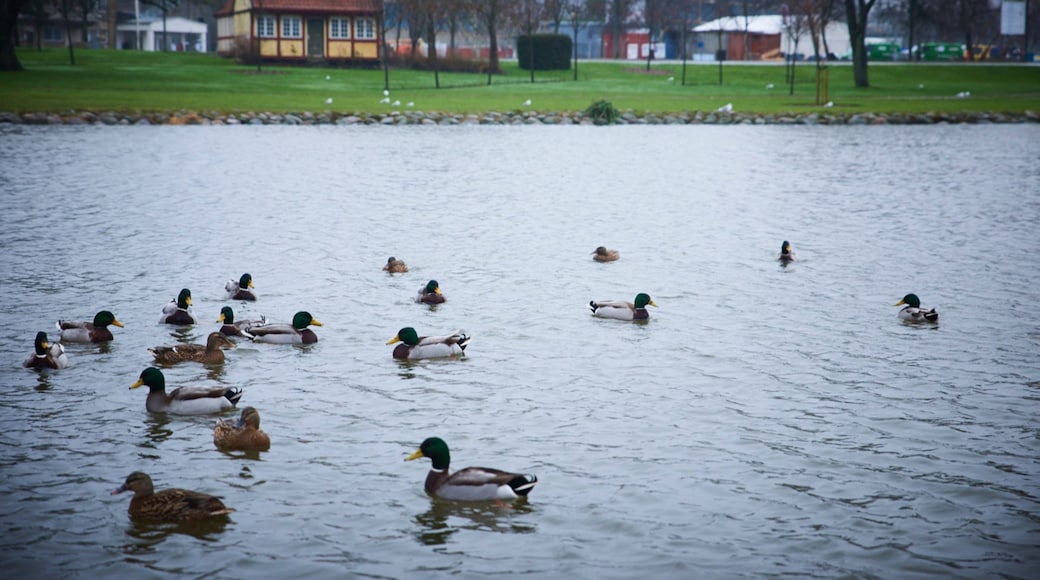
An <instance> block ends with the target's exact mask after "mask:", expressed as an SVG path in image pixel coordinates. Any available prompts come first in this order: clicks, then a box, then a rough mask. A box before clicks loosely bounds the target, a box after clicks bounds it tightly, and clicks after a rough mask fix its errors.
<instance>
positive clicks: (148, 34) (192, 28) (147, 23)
mask: <svg viewBox="0 0 1040 580" xmlns="http://www.w3.org/2000/svg"><path fill="white" fill-rule="evenodd" d="M207 28H208V27H207V26H206V24H205V23H204V22H195V21H194V20H188V19H187V18H181V17H180V16H170V17H168V18H167V19H166V32H165V35H164V33H163V20H162V18H161V17H142V18H141V19H140V20H130V21H128V22H126V23H124V24H120V25H119V26H117V27H116V48H117V49H119V50H138V49H139V50H147V51H161V50H163V46H165V47H166V50H169V51H173V52H206V34H207ZM135 36H136V37H137V40H136V41H135V40H134V37H135Z"/></svg>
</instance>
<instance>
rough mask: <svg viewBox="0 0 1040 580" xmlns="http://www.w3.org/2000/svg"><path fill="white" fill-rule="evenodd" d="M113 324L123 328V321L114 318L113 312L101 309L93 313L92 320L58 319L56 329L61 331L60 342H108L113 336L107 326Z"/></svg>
mask: <svg viewBox="0 0 1040 580" xmlns="http://www.w3.org/2000/svg"><path fill="white" fill-rule="evenodd" d="M113 324H114V325H116V326H118V327H119V328H123V323H122V322H119V321H118V320H116V317H115V315H114V314H112V313H111V312H109V311H108V310H102V311H101V312H98V313H97V314H95V315H94V321H93V322H87V321H85V320H59V321H58V330H60V331H61V341H62V342H108V341H110V340H112V338H113V337H112V331H111V330H109V329H108V327H109V325H113Z"/></svg>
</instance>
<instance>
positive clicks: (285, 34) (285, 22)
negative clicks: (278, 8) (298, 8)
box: [282, 16, 303, 38]
mask: <svg viewBox="0 0 1040 580" xmlns="http://www.w3.org/2000/svg"><path fill="white" fill-rule="evenodd" d="M282 38H303V18H301V17H299V16H282Z"/></svg>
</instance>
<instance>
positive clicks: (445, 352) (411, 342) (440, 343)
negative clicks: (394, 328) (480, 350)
mask: <svg viewBox="0 0 1040 580" xmlns="http://www.w3.org/2000/svg"><path fill="white" fill-rule="evenodd" d="M470 340H472V338H471V337H469V336H466V335H465V334H460V333H452V334H450V335H448V336H419V335H418V333H416V332H415V329H414V328H412V327H411V326H406V327H404V328H402V329H401V330H399V331H398V332H397V336H395V337H393V338H391V339H390V340H388V341H387V342H386V343H387V344H395V343H398V342H400V343H401V344H398V345H397V346H396V347H395V348H394V358H395V359H398V360H419V359H424V358H442V357H450V356H459V355H461V354H464V352H463V351H464V350H466V346H468V345H469V341H470Z"/></svg>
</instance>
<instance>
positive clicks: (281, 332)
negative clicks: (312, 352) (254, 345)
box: [246, 311, 324, 344]
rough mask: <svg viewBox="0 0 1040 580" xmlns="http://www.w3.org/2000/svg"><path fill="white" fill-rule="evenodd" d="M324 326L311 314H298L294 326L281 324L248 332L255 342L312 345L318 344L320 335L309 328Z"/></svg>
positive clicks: (257, 327)
mask: <svg viewBox="0 0 1040 580" xmlns="http://www.w3.org/2000/svg"><path fill="white" fill-rule="evenodd" d="M312 324H313V325H314V326H324V325H323V324H322V323H320V322H318V321H317V320H315V319H314V317H313V316H311V313H310V312H302V311H301V312H297V313H296V315H295V316H293V319H292V324H286V323H284V322H279V323H276V324H265V325H263V326H256V327H253V328H250V329H249V330H247V331H246V332H247V333H248V335H249V336H250V337H251V338H252V340H253V341H255V342H270V343H274V344H311V343H314V342H318V335H316V334H314V331H313V330H311V329H309V328H307V327H308V326H310V325H312Z"/></svg>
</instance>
